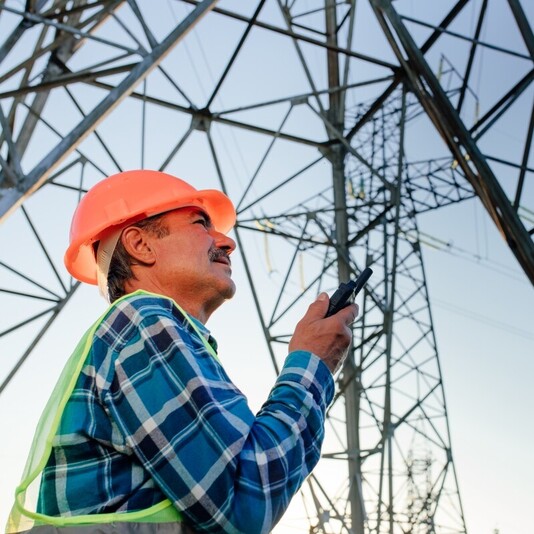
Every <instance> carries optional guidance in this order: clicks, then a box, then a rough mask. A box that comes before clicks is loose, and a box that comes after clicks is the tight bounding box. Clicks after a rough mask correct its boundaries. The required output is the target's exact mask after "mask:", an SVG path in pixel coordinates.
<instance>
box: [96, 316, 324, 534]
mask: <svg viewBox="0 0 534 534" xmlns="http://www.w3.org/2000/svg"><path fill="white" fill-rule="evenodd" d="M114 364H115V365H114V378H113V380H112V381H111V383H110V384H109V389H108V390H107V391H106V392H105V393H104V401H105V403H106V405H107V407H108V410H109V412H110V414H111V416H112V417H113V418H114V419H115V422H116V423H117V425H118V427H119V428H120V429H121V431H122V432H123V433H124V436H125V439H126V442H127V443H128V445H129V446H130V447H131V448H132V450H133V452H134V454H135V455H136V456H137V458H138V459H139V461H140V462H141V463H142V464H143V466H144V467H145V469H146V470H147V471H148V472H149V473H150V475H151V477H152V478H153V479H154V480H155V481H156V483H157V485H158V486H159V487H160V488H161V490H162V491H163V492H164V493H165V494H166V495H167V497H168V498H169V499H170V500H171V501H173V502H174V504H175V506H176V507H177V509H178V510H180V512H181V513H182V514H183V516H184V518H185V520H186V522H187V523H189V524H190V525H191V526H193V527H195V528H196V529H198V530H200V531H205V532H234V533H239V532H241V533H246V534H254V533H266V532H269V531H270V530H271V529H272V528H273V526H274V525H275V524H276V522H277V521H278V520H279V519H280V517H281V516H282V514H283V513H284V511H285V510H286V508H287V506H288V505H289V502H290V500H291V498H292V497H293V495H294V494H295V493H296V492H297V491H298V489H299V488H300V486H301V484H302V483H303V481H304V480H305V478H306V477H307V476H308V475H309V473H310V472H311V470H312V469H313V467H314V466H315V464H316V463H317V461H318V460H319V456H320V448H321V444H322V440H323V432H324V418H325V411H326V407H327V406H328V404H329V403H330V402H331V400H332V397H333V391H334V384H333V379H332V375H331V373H330V371H329V370H328V368H327V367H326V365H325V364H324V363H323V362H322V361H321V360H320V359H319V358H318V357H316V356H314V355H313V354H310V353H308V352H304V351H302V352H301V351H298V352H293V353H291V354H289V356H288V357H287V359H286V362H285V364H284V367H283V369H282V371H281V373H280V375H279V377H278V379H277V380H276V383H275V385H274V387H273V389H272V391H271V393H270V395H269V397H268V399H267V401H266V403H265V404H264V405H263V407H262V408H261V410H260V411H259V413H258V414H257V415H254V414H253V413H252V412H251V411H250V409H249V407H248V404H247V401H246V398H245V397H244V396H243V394H242V393H241V392H240V391H239V390H238V389H237V388H236V387H235V386H234V385H233V384H232V382H231V381H230V379H229V378H228V376H227V375H226V373H225V371H224V370H223V368H222V367H221V365H220V364H219V363H218V361H217V360H216V359H215V358H213V356H212V355H210V354H209V353H208V352H207V350H206V349H205V347H204V346H203V344H202V342H201V341H200V340H199V339H198V335H196V334H195V333H194V332H192V331H190V330H189V329H187V328H186V327H184V326H183V325H181V324H179V323H178V322H177V321H176V318H174V317H172V316H167V315H165V314H160V315H151V316H149V317H145V318H143V319H142V320H141V321H140V322H139V325H138V328H137V329H136V335H135V336H134V337H133V338H132V339H131V340H130V341H129V342H128V343H127V344H125V346H124V347H123V348H122V350H121V351H120V352H119V353H118V355H117V357H116V360H115V362H114Z"/></svg>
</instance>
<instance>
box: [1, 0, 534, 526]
mask: <svg viewBox="0 0 534 534" xmlns="http://www.w3.org/2000/svg"><path fill="white" fill-rule="evenodd" d="M526 4H527V2H523V3H521V2H520V1H519V0H507V1H504V0H503V1H502V2H488V0H457V1H452V0H447V1H442V2H427V1H426V0H397V1H396V2H393V1H391V0H360V1H356V0H346V1H336V0H256V1H254V2H250V1H249V2H239V1H238V0H220V1H219V2H217V1H216V0H202V1H196V0H182V1H180V0H169V1H166V2H163V1H161V2H158V1H156V2H154V1H148V0H127V1H125V0H92V1H89V0H27V1H26V2H18V1H15V0H12V1H10V0H7V1H4V2H0V41H1V42H0V124H1V129H2V133H1V137H0V166H1V173H0V217H1V218H2V220H3V225H2V228H1V231H0V243H2V245H3V246H2V247H0V272H1V278H0V307H1V309H2V310H3V312H2V313H3V314H2V323H1V325H0V346H6V345H7V344H9V346H10V353H11V354H12V357H11V359H9V358H7V357H4V354H5V352H4V351H3V350H2V351H1V352H2V361H1V362H0V366H1V367H2V368H3V369H4V380H3V383H2V384H1V385H0V393H1V392H2V391H3V390H4V388H5V387H7V385H8V384H9V383H10V381H11V380H12V378H13V377H14V376H15V374H16V373H17V371H18V370H19V369H20V366H21V365H22V364H23V363H24V361H25V360H26V359H27V358H28V357H29V356H30V355H31V354H32V352H33V351H34V350H35V347H36V345H37V344H38V342H39V341H40V340H41V338H43V336H45V335H46V334H47V332H48V330H49V328H50V327H51V325H52V324H53V323H54V321H55V320H56V318H57V317H58V316H59V315H60V314H65V313H68V308H69V300H70V298H71V296H72V295H73V294H74V292H75V291H76V289H77V287H78V285H77V284H75V283H74V282H73V281H72V280H70V279H69V278H68V276H67V274H66V272H65V271H64V270H63V267H62V261H61V258H62V251H63V250H64V248H65V244H66V243H65V240H66V238H65V239H63V238H59V237H58V236H59V229H60V228H61V231H63V230H64V228H65V225H67V224H68V219H69V216H70V214H71V213H72V210H73V209H74V207H75V205H76V202H77V201H78V200H79V198H80V197H81V195H82V194H83V192H84V191H85V190H86V189H87V187H89V186H90V185H92V184H93V183H95V182H97V181H98V180H100V179H102V178H103V177H104V176H106V175H109V174H113V173H115V172H118V171H120V170H124V169H127V168H135V167H139V166H144V167H149V168H157V169H161V170H167V171H169V172H171V173H175V174H178V175H180V174H182V175H184V177H185V178H187V176H186V174H185V170H187V169H188V168H189V167H190V168H191V169H195V170H194V171H193V172H192V175H198V174H199V172H200V171H201V172H202V175H203V176H209V177H211V178H209V179H208V181H209V180H212V181H213V183H211V184H210V183H206V182H205V181H204V182H201V181H199V183H197V184H195V185H197V186H198V187H209V186H210V185H211V186H213V187H219V188H222V189H223V190H225V191H226V192H227V193H228V194H229V195H230V196H231V198H233V199H234V201H235V202H236V205H237V207H238V225H237V229H236V231H235V237H236V239H237V241H238V245H239V249H240V251H241V255H242V260H243V266H244V269H245V272H246V275H247V278H248V281H249V284H250V289H251V294H252V297H253V299H254V302H255V304H256V308H257V312H258V318H259V321H260V324H261V329H262V330H263V332H264V334H265V339H266V345H267V348H268V353H269V355H270V357H271V360H272V364H273V366H274V368H275V369H278V367H279V366H280V363H281V361H282V360H283V357H284V352H285V351H286V345H287V342H288V340H289V338H290V335H291V329H292V328H293V327H294V324H295V322H296V320H298V318H300V316H301V313H302V311H303V309H304V308H305V307H306V303H308V302H310V300H312V299H313V298H314V296H315V295H316V294H317V293H318V292H319V291H322V290H326V291H331V290H333V289H334V288H335V287H337V284H338V282H339V281H346V280H347V279H348V278H349V277H353V276H355V275H357V274H358V273H359V272H360V271H361V270H362V269H363V268H364V267H366V266H371V267H372V268H373V270H374V275H373V277H372V278H371V281H370V283H369V284H368V286H367V288H366V289H365V291H364V295H363V300H362V304H361V306H360V308H361V314H360V315H361V319H359V320H358V321H357V322H356V323H355V326H354V343H353V347H352V349H351V352H350V354H349V357H348V359H347V361H346V364H345V366H344V368H343V371H342V373H341V375H340V376H339V378H338V384H337V385H338V389H337V395H336V399H335V402H334V403H333V405H332V406H331V407H330V410H329V416H328V429H327V438H326V441H325V446H324V450H323V459H322V460H321V462H320V463H319V465H318V467H317V469H316V471H315V472H314V474H313V475H312V477H310V479H309V480H308V481H307V484H306V486H305V487H304V489H303V491H302V496H303V502H304V509H305V510H306V514H307V520H305V521H304V520H301V522H300V525H299V527H298V528H300V530H298V528H296V529H295V530H294V531H299V532H317V533H319V532H323V533H329V532H332V533H334V532H335V533H349V532H350V533H358V534H361V533H364V532H365V533H382V532H388V533H401V532H402V533H408V532H409V533H414V534H415V533H434V532H435V533H442V534H445V533H447V534H449V533H463V532H465V531H466V527H465V520H464V512H463V509H462V504H461V498H460V492H459V489H458V484H457V479H456V473H455V468H454V463H453V454H452V450H451V441H450V435H449V427H448V419H447V408H446V403H445V396H444V390H443V381H442V375H441V370H440V363H439V356H438V351H437V348H436V342H435V336H434V325H433V322H432V315H431V310H430V307H429V299H428V292H427V285H426V277H425V269H424V262H423V258H422V253H421V236H420V232H419V227H418V216H419V215H420V214H421V213H424V212H426V211H429V210H435V209H438V208H441V207H443V206H445V205H448V204H451V203H455V202H460V201H462V200H465V199H469V198H473V197H477V198H478V199H479V201H480V202H481V203H482V205H483V206H484V207H485V209H486V210H487V212H488V213H489V214H490V216H491V218H492V219H493V221H494V222H495V225H496V226H497V228H498V230H499V232H500V233H501V234H502V235H503V237H504V239H506V241H507V243H508V244H509V246H510V248H511V249H512V251H513V253H514V254H515V256H516V257H517V261H518V262H519V264H520V266H521V268H522V269H523V270H524V272H525V273H526V275H527V277H528V278H529V279H530V280H531V281H532V282H533V283H534V244H533V241H532V234H533V231H534V217H533V208H534V206H533V204H534V194H533V187H532V186H533V184H532V172H533V168H532V167H531V162H530V161H529V157H530V149H531V144H532V134H533V131H534V114H533V95H534V91H533V86H532V81H533V79H534V69H533V56H534V37H533V34H532V29H531V27H530V25H529V22H528V13H526V12H525V10H526V9H527V8H528V9H531V8H532V6H527V5H526ZM530 14H531V15H532V13H530ZM488 87H491V89H492V90H491V91H488V90H485V88H488ZM503 130H504V131H514V132H515V133H516V135H519V136H520V137H521V139H522V142H521V143H515V144H514V145H513V147H510V146H506V147H505V146H503V144H502V143H501V142H499V136H498V134H496V131H498V132H502V131H503ZM192 154H193V155H194V156H193V158H192V159H193V160H194V161H193V162H191V161H190V160H188V159H187V158H188V157H189V158H190V159H191V155H192ZM188 155H189V156H188ZM62 239H63V240H62ZM15 243H16V245H15ZM19 245H20V246H19ZM259 250H262V251H263V252H258V251H259ZM274 258H276V259H275V260H274ZM265 265H267V268H266V267H265ZM273 280H274V282H273ZM265 288H268V289H267V290H266V289H265ZM64 309H65V310H64ZM5 310H9V314H6V313H4V311H5ZM2 344H4V345H2ZM14 346H15V347H17V350H15V351H14V350H13V349H12V347H14Z"/></svg>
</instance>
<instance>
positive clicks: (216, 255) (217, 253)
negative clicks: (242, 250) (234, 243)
mask: <svg viewBox="0 0 534 534" xmlns="http://www.w3.org/2000/svg"><path fill="white" fill-rule="evenodd" d="M208 257H209V259H210V261H218V260H219V259H220V258H225V259H226V260H227V261H228V263H231V261H232V260H230V255H229V254H228V252H226V250H224V249H222V248H218V247H211V248H210V249H209V250H208Z"/></svg>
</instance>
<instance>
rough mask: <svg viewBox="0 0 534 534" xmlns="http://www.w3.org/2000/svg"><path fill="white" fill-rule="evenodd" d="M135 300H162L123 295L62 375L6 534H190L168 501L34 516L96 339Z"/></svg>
mask: <svg viewBox="0 0 534 534" xmlns="http://www.w3.org/2000/svg"><path fill="white" fill-rule="evenodd" d="M132 294H133V295H135V294H148V295H154V296H157V297H161V296H162V295H155V294H153V293H149V292H147V291H141V290H140V291H136V292H135V293H131V294H129V295H125V296H124V297H122V298H120V299H118V300H117V301H115V302H114V303H113V304H112V305H111V306H110V307H109V308H108V309H107V310H106V312H105V313H104V314H103V315H102V316H101V317H100V318H99V319H98V320H97V321H96V322H95V323H94V324H93V326H91V328H89V330H88V331H87V332H86V333H85V335H84V336H83V337H82V339H81V340H80V342H79V343H78V346H77V347H76V349H75V350H74V352H73V354H72V356H71V357H70V358H69V360H68V362H67V364H66V365H65V367H64V369H63V371H62V373H61V376H60V377H59V380H58V382H57V384H56V386H55V388H54V390H53V392H52V395H51V396H50V399H49V400H48V402H47V404H46V407H45V409H44V412H43V414H42V415H41V418H40V420H39V423H38V425H37V429H36V431H35V435H34V438H33V442H32V446H31V449H30V453H29V456H28V460H27V462H26V467H25V468H24V473H23V476H22V481H21V483H20V484H19V486H18V487H17V488H16V490H15V504H14V505H13V508H12V510H11V514H10V516H9V519H8V523H7V527H6V534H18V533H21V532H27V531H28V530H31V532H32V534H57V533H60V532H63V531H64V530H65V529H68V533H69V534H77V533H80V534H81V533H84V534H89V533H96V532H98V534H108V533H114V534H122V533H137V534H141V533H142V534H145V533H151V534H152V533H153V534H186V533H188V532H189V533H190V532H192V531H191V530H190V529H188V528H187V527H186V526H185V525H183V524H182V523H181V516H180V512H178V510H177V509H176V508H175V507H174V506H173V504H172V502H171V501H170V500H169V499H165V500H164V501H162V502H160V503H157V504H155V505H153V506H151V507H150V508H147V509H146V510H136V511H134V512H117V513H107V514H87V515H78V516H72V517H64V516H59V517H56V516H49V515H45V514H40V513H37V512H36V511H35V510H36V508H37V506H36V504H37V496H38V491H39V485H40V480H41V475H42V472H43V469H44V468H45V466H46V463H47V462H48V459H49V457H50V454H51V452H52V441H53V439H54V436H55V435H56V432H57V429H58V426H59V423H60V420H61V417H62V415H63V411H64V409H65V405H66V404H67V401H68V399H69V398H70V396H71V394H72V391H73V389H74V386H75V385H76V382H77V380H78V377H79V376H80V372H81V370H82V367H83V365H84V363H85V360H86V358H87V356H88V354H89V351H90V349H91V345H92V340H93V336H94V333H95V332H96V330H97V328H98V327H99V326H100V323H102V321H103V320H104V319H105V317H106V316H107V315H108V313H109V311H110V310H111V309H112V308H113V307H114V306H115V305H116V304H117V303H119V302H121V301H122V300H124V299H125V298H126V297H128V296H131V295H132ZM166 298H167V297H166ZM169 300H172V299H169ZM172 302H173V304H174V305H175V306H176V307H177V308H178V309H179V310H180V312H181V313H182V314H183V315H184V317H185V318H186V319H187V321H188V322H189V323H190V324H191V326H192V327H193V330H194V331H195V332H196V333H197V335H198V336H199V338H200V339H201V341H202V342H203V343H204V346H205V347H206V349H207V350H208V352H210V354H211V355H212V356H213V357H215V358H216V359H218V358H217V355H216V353H215V351H214V350H213V348H212V347H211V345H210V344H209V343H208V342H207V341H206V339H205V338H204V336H203V335H202V334H201V333H200V332H199V331H198V328H197V326H196V325H195V323H194V322H193V321H192V319H191V318H190V317H189V315H188V314H187V313H186V312H185V311H184V310H183V309H182V308H181V307H180V306H179V305H178V304H177V303H176V302H175V301H172ZM32 510H33V511H32ZM97 525H98V527H97Z"/></svg>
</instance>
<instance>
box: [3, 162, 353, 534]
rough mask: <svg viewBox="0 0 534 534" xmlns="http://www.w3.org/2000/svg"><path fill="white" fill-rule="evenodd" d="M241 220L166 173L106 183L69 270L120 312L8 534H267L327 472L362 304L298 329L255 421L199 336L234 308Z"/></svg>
mask: <svg viewBox="0 0 534 534" xmlns="http://www.w3.org/2000/svg"><path fill="white" fill-rule="evenodd" d="M235 218H236V215H235V209H234V207H233V205H232V203H231V201H230V200H229V199H228V198H227V197H226V196H225V195H224V194H223V193H221V192H219V191H213V190H202V191H198V190H196V189H195V188H193V187H192V186H190V185H189V184H187V183H185V182H184V181H182V180H180V179H178V178H175V177H173V176H170V175H168V174H164V173H161V172H156V171H146V170H143V171H127V172H123V173H120V174H117V175H114V176H111V177H109V178H107V179H105V180H102V181H101V182H99V183H98V184H96V185H95V186H94V187H93V188H92V189H91V190H89V191H88V193H87V194H86V195H85V196H84V197H83V199H82V201H81V202H80V204H79V206H78V208H77V210H76V213H75V215H74V218H73V222H72V227H71V234H70V246H69V248H68V250H67V252H66V255H65V264H66V267H67V269H68V270H69V272H70V273H71V274H72V275H73V276H74V277H75V278H77V279H78V280H81V281H83V282H88V283H90V284H98V285H99V286H100V288H101V291H102V292H103V293H104V294H106V296H108V297H109V299H110V301H111V302H112V304H111V306H110V307H109V309H108V310H107V311H106V312H105V313H104V314H103V315H102V317H101V318H100V319H98V321H96V323H95V324H94V325H93V326H92V327H91V328H90V329H89V330H88V332H87V333H86V334H85V336H84V337H83V338H82V340H81V341H80V343H79V344H78V347H77V348H76V350H75V351H74V353H73V355H72V356H71V358H70V359H69V361H68V363H67V365H66V366H65V369H64V371H63V373H62V375H61V377H60V379H59V382H58V384H57V386H56V388H55V390H54V392H53V394H52V396H51V399H50V401H49V403H48V405H47V406H46V409H45V412H44V414H43V416H42V418H41V421H40V422H39V425H38V428H37V432H36V437H35V439H34V443H33V446H32V450H31V452H30V457H29V459H28V463H27V465H26V469H25V472H24V475H23V479H22V482H21V484H20V486H19V487H18V488H17V490H16V499H15V505H14V507H13V511H12V513H11V516H10V519H9V522H8V527H7V532H9V533H14V532H22V531H26V530H30V529H31V530H32V531H34V532H39V533H41V534H49V533H50V534H52V533H54V534H58V533H60V532H63V531H64V530H66V531H68V532H69V533H73V534H74V533H78V532H80V533H81V532H83V533H89V532H99V533H102V534H104V533H111V532H114V533H118V534H120V533H133V532H137V533H154V534H156V533H158V534H160V533H164V534H166V533H169V534H170V533H186V532H195V531H201V532H235V533H238V532H239V533H245V534H253V533H265V532H269V531H270V530H271V529H272V528H273V526H274V525H275V524H276V523H277V521H278V520H279V519H280V517H281V516H282V514H283V513H284V511H285V510H286V508H287V506H288V505H289V502H290V500H291V498H292V497H293V495H294V494H295V493H296V492H297V491H298V489H299V488H300V486H301V484H302V483H303V481H304V480H305V478H306V477H307V476H308V475H309V474H310V472H311V470H312V469H313V467H314V466H315V464H316V463H317V461H318V459H319V455H320V447H321V443H322V438H323V430H324V420H325V410H326V408H327V406H328V404H329V403H330V402H331V400H332V397H333V390H334V383H333V379H332V372H334V371H335V370H336V369H337V368H338V367H339V365H340V362H341V361H342V359H343V357H344V354H345V352H346V349H347V347H348V345H349V343H350V339H351V331H350V328H349V325H350V324H351V323H352V321H353V320H354V319H355V317H356V314H357V307H356V306H355V305H354V304H353V305H350V306H348V307H347V308H345V309H343V310H341V311H340V312H338V313H337V314H335V315H334V316H332V317H328V318H326V319H325V318H324V317H325V314H326V311H327V308H328V298H327V296H326V295H325V294H322V295H320V296H319V298H318V299H317V300H316V302H314V303H312V304H311V306H310V307H309V309H308V311H307V313H306V314H305V316H304V317H303V318H302V320H301V321H300V322H299V323H298V325H297V327H296V329H295V333H294V335H293V337H292V339H291V342H290V344H289V354H288V356H287V359H286V361H285V364H284V367H283V369H282V371H281V372H280V375H279V377H278V379H277V381H276V383H275V385H274V387H273V389H272V391H271V394H270V395H269V398H268V400H267V402H266V403H265V405H264V406H263V408H262V409H261V410H260V412H259V413H258V414H257V415H254V414H253V413H252V412H251V411H250V409H249V407H248V405H247V402H246V399H245V397H244V396H243V394H242V393H241V392H240V391H239V390H238V389H237V388H236V387H235V386H234V385H233V384H232V382H231V381H230V379H229V378H228V376H227V375H226V373H225V371H224V369H223V367H222V366H221V364H220V362H219V361H218V358H217V354H216V352H217V345H216V343H215V340H214V339H213V337H212V336H211V335H210V333H209V331H208V330H207V328H206V326H205V323H206V321H207V319H208V318H209V317H210V315H211V314H212V312H213V311H215V310H216V309H217V308H218V307H219V306H220V305H221V304H222V303H223V302H224V301H225V300H226V299H229V298H231V297H232V296H233V294H234V291H235V286H234V282H233V281H232V278H231V263H230V254H231V253H232V252H233V251H234V249H235V242H234V241H233V240H232V239H231V238H230V237H229V236H228V235H227V232H228V231H229V230H230V229H231V228H232V227H233V225H234V223H235Z"/></svg>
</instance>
